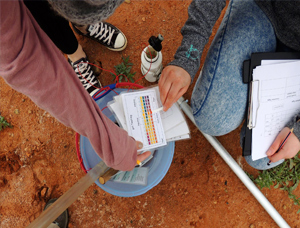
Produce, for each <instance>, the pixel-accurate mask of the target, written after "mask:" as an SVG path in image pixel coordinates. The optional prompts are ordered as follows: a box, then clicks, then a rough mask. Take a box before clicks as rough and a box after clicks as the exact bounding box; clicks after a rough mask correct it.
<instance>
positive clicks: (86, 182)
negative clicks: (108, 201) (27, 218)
mask: <svg viewBox="0 0 300 228" xmlns="http://www.w3.org/2000/svg"><path fill="white" fill-rule="evenodd" d="M107 168H108V167H107V166H106V165H105V163H104V162H103V161H101V162H99V163H98V164H97V165H96V166H94V167H93V168H92V169H91V170H90V171H89V172H88V173H87V174H86V175H85V176H84V177H82V178H81V179H80V180H79V181H78V182H77V183H76V184H75V185H73V186H72V187H71V188H70V189H69V190H68V191H67V192H66V193H65V194H63V195H62V196H61V197H59V198H58V199H57V200H56V201H55V202H54V203H53V204H51V206H49V207H48V208H47V209H46V210H45V211H43V212H42V213H41V214H40V216H39V217H38V218H37V219H36V220H34V221H33V222H32V223H31V224H29V226H28V227H27V228H46V227H48V226H49V225H50V224H51V223H52V222H53V221H54V220H55V219H56V218H57V217H58V216H59V215H60V214H61V213H63V212H64V210H66V209H67V208H68V207H69V206H70V205H71V204H72V203H73V202H74V201H75V200H76V199H77V198H78V197H79V196H80V195H81V194H82V193H83V192H84V191H85V190H86V189H88V187H90V186H91V185H92V184H93V183H94V182H95V181H96V180H97V179H98V178H99V176H101V175H102V174H103V173H104V172H105V171H106V170H107Z"/></svg>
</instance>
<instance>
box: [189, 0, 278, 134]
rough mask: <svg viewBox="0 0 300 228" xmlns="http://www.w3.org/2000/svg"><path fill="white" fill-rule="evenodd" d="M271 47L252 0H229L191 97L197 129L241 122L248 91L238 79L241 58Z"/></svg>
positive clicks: (223, 128)
mask: <svg viewBox="0 0 300 228" xmlns="http://www.w3.org/2000/svg"><path fill="white" fill-rule="evenodd" d="M275 49H276V37H275V34H274V30H273V27H272V25H271V23H270V22H269V20H268V18H267V17H266V16H265V14H264V13H263V12H262V11H261V10H260V8H259V7H258V6H257V5H256V4H255V3H254V1H253V0H251V1H240V0H233V1H231V2H230V3H229V5H228V8H227V11H226V13H225V16H224V19H223V21H222V23H221V25H220V27H219V29H218V32H217V34H216V36H215V38H214V40H213V42H212V44H211V46H210V49H209V51H208V54H207V56H206V60H205V63H204V66H203V69H202V72H201V75H200V76H199V78H198V80H197V82H196V85H195V87H194V90H193V94H192V98H191V102H192V109H193V114H194V117H195V121H196V123H197V125H198V127H199V128H200V129H201V131H203V132H204V133H206V134H209V135H214V136H219V135H224V134H227V133H229V132H230V131H232V130H234V129H236V128H237V127H238V126H239V125H240V124H241V123H242V121H243V119H244V114H245V110H246V103H247V92H248V91H247V85H246V84H244V83H243V81H242V66H243V61H244V60H246V59H249V58H250V56H251V53H253V52H268V51H275Z"/></svg>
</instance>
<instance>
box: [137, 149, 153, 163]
mask: <svg viewBox="0 0 300 228" xmlns="http://www.w3.org/2000/svg"><path fill="white" fill-rule="evenodd" d="M150 155H151V152H150V151H146V152H144V153H142V154H139V155H138V156H137V160H138V161H141V162H142V161H144V160H145V159H146V158H148V157H149V156H150Z"/></svg>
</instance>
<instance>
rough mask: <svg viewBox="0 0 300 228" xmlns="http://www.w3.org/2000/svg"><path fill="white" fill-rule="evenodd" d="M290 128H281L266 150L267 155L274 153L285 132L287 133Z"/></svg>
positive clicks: (285, 134)
mask: <svg viewBox="0 0 300 228" xmlns="http://www.w3.org/2000/svg"><path fill="white" fill-rule="evenodd" d="M289 131H290V129H289V128H287V127H285V128H283V129H282V131H281V132H280V133H279V134H278V135H277V137H276V139H275V140H274V142H273V143H272V145H271V146H270V148H269V149H268V151H267V152H266V154H267V155H268V156H272V155H273V154H275V153H276V151H277V150H278V149H279V146H280V144H281V143H282V142H283V140H284V139H285V137H286V136H287V134H288V133H289Z"/></svg>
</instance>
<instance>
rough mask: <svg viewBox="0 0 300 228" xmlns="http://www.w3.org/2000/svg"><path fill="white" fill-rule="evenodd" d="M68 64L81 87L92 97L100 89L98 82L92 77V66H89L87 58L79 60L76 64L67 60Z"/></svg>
mask: <svg viewBox="0 0 300 228" xmlns="http://www.w3.org/2000/svg"><path fill="white" fill-rule="evenodd" d="M69 63H70V64H71V66H72V67H73V69H74V71H75V72H76V74H77V76H78V78H79V80H80V81H81V83H82V85H83V87H84V88H85V89H86V90H87V91H88V93H89V94H90V95H91V96H93V95H94V94H95V93H96V92H98V91H99V89H100V88H101V87H102V85H101V83H100V81H99V80H98V79H97V77H96V76H95V75H94V72H93V70H92V66H91V65H90V64H89V61H88V60H87V58H81V59H79V60H77V61H76V62H74V63H73V62H72V61H71V60H70V59H69Z"/></svg>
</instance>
